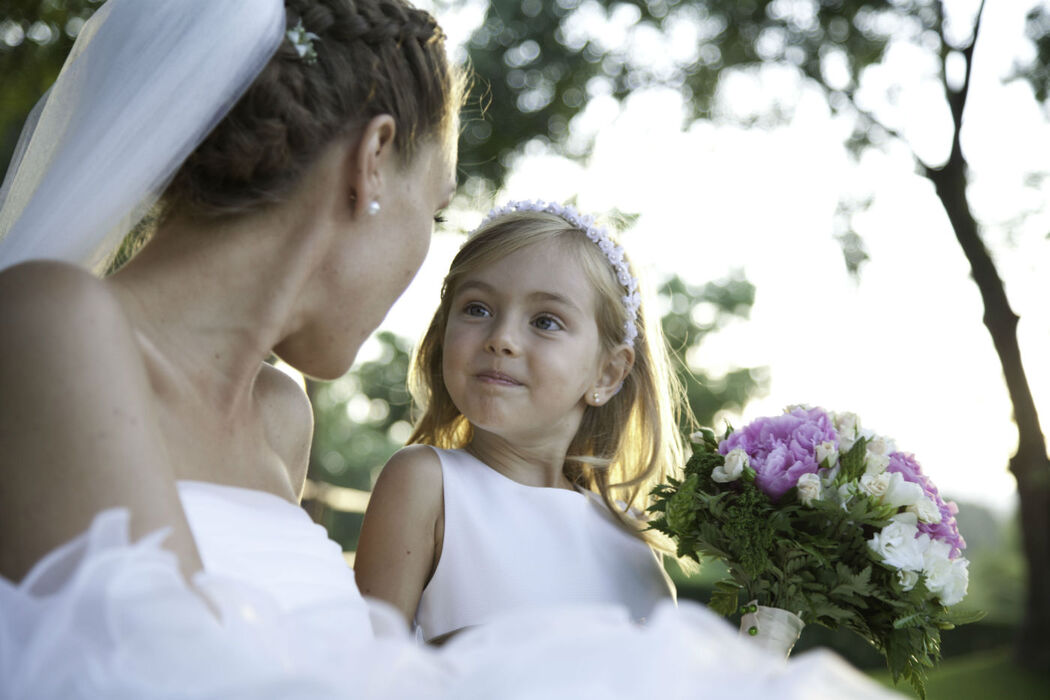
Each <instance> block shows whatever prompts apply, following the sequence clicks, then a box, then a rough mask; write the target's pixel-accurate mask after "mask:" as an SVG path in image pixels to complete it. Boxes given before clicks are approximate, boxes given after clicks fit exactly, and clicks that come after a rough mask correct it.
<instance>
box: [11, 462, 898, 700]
mask: <svg viewBox="0 0 1050 700" xmlns="http://www.w3.org/2000/svg"><path fill="white" fill-rule="evenodd" d="M179 490H180V495H181V498H182V502H183V505H184V507H185V510H186V513H187V516H188V518H189V522H190V526H191V529H192V531H193V534H194V537H195V538H196V540H197V544H198V547H199V549H200V552H201V555H202V559H203V562H204V567H205V570H204V571H203V572H202V573H200V574H198V575H197V576H196V577H195V579H194V582H193V585H192V586H191V585H189V584H187V582H186V581H185V579H184V578H183V577H182V576H181V574H180V572H179V569H178V565H177V562H176V560H175V557H174V556H173V555H172V554H171V553H170V552H168V551H167V550H165V549H163V547H162V541H163V537H164V535H163V533H156V534H154V535H150V536H147V537H144V538H142V539H141V540H139V541H137V542H131V541H130V540H129V537H128V515H127V512H126V511H125V510H123V509H111V510H107V511H103V512H102V513H99V514H98V515H97V516H96V517H95V519H94V521H93V522H92V524H91V526H90V527H89V529H88V530H87V531H86V532H84V533H83V534H81V535H80V536H79V537H77V538H75V539H74V540H73V541H71V542H69V543H68V544H66V545H64V546H62V547H59V548H57V549H56V550H54V551H53V552H52V553H51V554H49V555H48V556H47V557H45V558H44V559H43V560H41V561H40V562H39V563H38V564H37V565H36V566H35V567H34V568H33V570H32V571H31V572H30V573H29V574H28V575H27V576H26V578H25V579H24V580H23V581H22V582H21V583H19V584H13V583H11V582H9V581H7V580H5V579H3V578H0V698H2V699H4V700H8V699H12V700H13V699H16V698H17V699H22V698H26V699H29V698H32V699H33V700H37V699H45V700H50V699H55V700H58V699H62V700H74V699H76V698H99V699H101V698H105V699H106V700H111V699H114V698H117V699H120V698H129V699H130V698H134V699H136V700H151V699H154V698H214V699H216V700H218V699H219V698H221V699H223V700H228V699H231V698H243V699H248V698H251V699H253V700H255V699H277V698H280V699H285V698H304V699H305V698H309V699H311V700H315V699H318V698H466V699H470V698H477V699H479V700H480V699H481V698H486V699H488V698H545V699H546V698H566V699H568V698H590V697H601V698H618V697H623V698H627V697H630V698H636V697H659V698H698V697H703V698H727V699H728V698H732V699H733V700H742V699H743V700H746V699H749V698H756V699H757V698H767V697H777V698H823V697H826V698H841V697H850V698H880V697H885V696H887V695H889V693H888V691H886V690H884V689H882V688H881V687H879V686H877V685H875V684H873V683H872V682H870V681H868V680H867V679H866V678H865V677H864V676H862V675H861V674H859V673H858V672H857V671H855V670H853V669H852V668H851V667H849V666H848V665H847V664H846V663H845V662H843V661H842V660H840V659H839V658H838V657H837V656H835V655H834V654H832V653H830V652H807V653H804V654H800V655H799V656H798V657H796V658H794V659H792V660H791V661H790V662H786V661H784V660H783V659H778V658H775V657H773V656H770V655H768V654H767V653H766V652H764V651H762V650H761V649H759V648H758V647H757V646H756V645H753V644H751V643H750V641H749V640H747V639H741V638H740V637H739V636H738V635H737V633H736V631H735V630H733V629H732V628H730V627H729V625H727V624H726V623H725V622H724V621H723V620H722V619H721V618H718V617H717V616H715V615H714V614H712V613H710V612H708V611H707V610H706V609H704V608H702V607H700V606H697V605H692V604H683V605H682V606H681V607H677V608H676V607H675V606H674V605H673V604H672V603H670V602H669V601H667V602H662V603H658V604H657V605H656V607H655V608H654V609H653V610H652V611H651V613H650V614H649V616H648V619H647V621H646V623H645V624H644V625H639V624H638V623H637V622H636V621H635V620H633V619H632V618H633V617H637V615H635V614H634V613H632V612H630V611H628V609H627V608H626V607H624V606H622V605H615V604H610V603H604V602H589V603H581V604H579V605H575V606H573V607H571V608H570V607H565V606H558V607H550V608H545V607H542V606H536V607H524V608H521V609H518V610H513V611H509V612H507V613H505V614H501V615H494V616H493V617H492V619H490V620H489V621H487V622H486V623H485V624H484V625H481V626H479V627H475V628H473V629H469V630H466V631H464V632H463V633H461V634H458V635H456V636H455V637H453V638H452V640H451V641H450V642H448V643H447V644H446V645H445V646H443V647H441V648H439V649H435V648H431V647H428V646H425V645H422V644H420V643H418V642H417V641H416V640H415V639H414V638H413V637H411V636H410V635H409V633H408V630H407V627H406V626H405V625H404V623H403V622H402V621H400V620H398V618H397V615H396V614H394V613H392V612H391V611H390V610H389V609H388V608H384V607H383V606H380V605H375V604H369V603H368V602H366V601H365V600H364V599H362V597H361V596H360V594H359V593H358V591H357V588H356V586H355V584H354V580H353V574H352V572H351V570H350V569H349V568H348V567H347V566H346V565H345V563H344V560H343V557H342V554H341V552H340V551H339V547H338V545H336V544H335V543H334V542H332V541H331V540H329V539H328V538H327V536H326V534H325V532H324V530H323V529H322V528H320V527H319V526H317V525H316V524H314V523H313V522H312V521H311V520H310V518H309V517H308V516H307V515H306V513H305V512H304V511H303V510H302V509H301V508H299V507H298V506H296V505H294V504H292V503H289V502H287V501H284V500H283V499H281V498H278V497H276V496H273V495H271V494H268V493H262V492H257V491H251V490H248V489H241V488H234V487H227V486H219V485H216V484H209V483H202V482H183V483H180V485H179ZM563 496H564V497H566V498H579V496H577V495H576V494H571V493H566V494H563ZM559 497H561V496H559Z"/></svg>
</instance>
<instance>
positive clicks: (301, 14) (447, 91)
mask: <svg viewBox="0 0 1050 700" xmlns="http://www.w3.org/2000/svg"><path fill="white" fill-rule="evenodd" d="M286 4H287V26H288V27H294V26H296V24H298V23H299V22H302V25H303V27H304V28H305V29H306V30H307V31H309V32H311V33H313V34H315V35H316V36H317V39H315V40H314V46H315V49H316V52H317V61H316V62H315V63H307V62H306V61H303V60H302V59H301V58H300V57H299V55H298V53H297V52H296V50H295V48H294V47H293V46H292V45H291V44H290V43H289V42H288V41H285V42H282V43H281V45H280V47H279V48H278V50H277V52H276V54H275V55H274V57H273V58H272V59H271V61H270V63H269V64H268V65H267V66H266V68H265V69H264V70H263V71H262V72H261V73H260V75H259V76H258V78H257V79H256V80H255V82H254V83H253V84H252V86H251V87H250V88H249V89H248V91H247V92H246V93H245V94H244V96H243V97H242V98H241V99H240V101H239V102H238V103H237V104H236V105H235V106H234V108H233V109H232V110H231V111H230V113H229V114H228V115H227V117H226V118H225V119H224V120H223V121H222V122H221V123H220V124H219V125H218V126H217V127H216V128H215V130H214V131H212V133H211V134H210V135H209V136H208V138H206V139H205V140H204V142H203V143H202V144H201V145H200V146H199V147H198V148H197V150H196V151H195V152H194V153H193V154H191V155H190V157H189V158H188V159H187V160H186V162H185V163H184V164H183V166H182V168H181V169H180V170H179V172H178V173H177V174H176V176H175V178H174V180H173V181H172V184H171V185H170V186H169V188H168V190H167V192H166V194H165V206H166V207H167V208H168V209H169V210H178V211H179V212H180V213H189V214H192V215H205V216H207V215H222V214H230V213H237V212H243V211H246V210H249V209H252V208H255V207H258V206H262V205H265V204H267V203H270V202H275V201H279V200H280V199H282V198H283V196H284V195H285V194H286V193H287V192H288V191H289V190H290V189H291V188H292V186H293V185H294V183H296V182H297V181H298V180H299V178H300V177H301V176H302V174H303V173H304V171H305V170H306V169H307V168H308V167H309V165H310V164H311V163H312V162H313V161H314V159H315V158H316V157H317V156H318V154H319V153H320V152H321V150H323V149H324V148H325V147H326V146H327V145H328V144H329V143H330V142H331V141H332V140H333V139H334V138H337V137H339V136H341V135H342V134H344V133H346V132H347V131H349V130H352V129H354V128H357V127H359V126H361V125H362V124H364V123H366V122H367V121H368V120H370V119H372V118H373V117H375V116H377V115H380V114H390V115H391V116H392V117H393V118H394V120H395V123H396V124H397V132H396V134H395V136H394V145H395V147H396V149H397V153H398V155H399V157H400V158H401V160H402V162H407V161H409V160H410V159H411V157H412V156H413V154H414V152H415V149H416V147H417V146H418V145H419V144H420V143H421V142H423V141H425V140H426V139H427V138H429V137H431V136H433V135H434V134H437V133H440V132H441V131H442V130H443V129H447V128H448V127H449V125H450V124H451V122H452V119H453V117H454V116H455V113H456V112H457V111H458V109H459V105H460V103H461V101H462V93H461V84H462V81H460V80H459V79H458V77H459V76H458V74H457V72H456V71H455V70H454V69H453V68H451V67H450V66H449V65H448V62H447V58H446V56H445V46H444V39H445V36H444V34H443V33H442V31H441V29H440V27H438V25H437V23H436V22H435V21H434V18H433V17H431V16H430V15H429V14H428V13H426V12H423V11H421V10H417V9H415V8H413V7H411V6H410V5H408V4H406V3H405V2H403V1H402V0H287V2H286Z"/></svg>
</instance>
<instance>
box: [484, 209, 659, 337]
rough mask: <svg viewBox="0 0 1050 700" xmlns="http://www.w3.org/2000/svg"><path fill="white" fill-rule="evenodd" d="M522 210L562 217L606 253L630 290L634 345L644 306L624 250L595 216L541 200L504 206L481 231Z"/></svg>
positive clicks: (629, 333) (627, 324)
mask: <svg viewBox="0 0 1050 700" xmlns="http://www.w3.org/2000/svg"><path fill="white" fill-rule="evenodd" d="M523 211H537V212H546V213H547V214H554V215H555V216H560V217H561V218H563V219H565V220H566V221H567V222H569V223H570V224H572V225H573V226H575V227H576V228H578V229H579V230H580V231H581V232H582V233H583V234H584V235H585V236H587V238H589V239H590V240H591V241H593V242H594V244H595V245H597V246H598V248H599V249H600V250H601V251H602V253H604V254H605V257H606V259H608V261H609V264H610V265H612V269H613V271H614V272H615V273H616V279H617V280H618V281H619V282H620V284H621V285H623V288H624V289H625V290H626V291H627V293H626V294H625V295H624V296H623V297H622V301H623V307H624V309H625V310H626V311H627V320H626V321H624V324H623V331H624V334H623V342H624V343H626V344H627V345H634V340H635V338H637V337H638V326H637V325H636V322H637V321H638V307H639V306H641V303H642V297H641V295H640V294H639V293H638V280H637V279H635V277H634V275H632V274H631V270H630V268H628V267H627V259H626V257H625V254H624V250H623V248H622V247H620V246H619V245H617V244H616V243H614V242H613V241H612V239H611V238H609V234H608V232H607V231H606V230H605V228H604V227H598V226H595V225H594V217H593V216H590V215H587V216H584V215H582V214H580V212H579V211H577V210H576V208H575V207H574V206H572V205H571V204H558V203H556V202H545V201H542V200H539V199H535V200H528V201H514V202H507V203H506V204H504V205H503V206H502V207H497V208H495V209H493V210H492V211H490V212H489V213H488V215H487V216H486V217H485V218H484V219H483V220H482V222H481V224H479V225H478V228H479V229H480V228H481V227H482V226H485V225H486V224H488V223H490V222H491V221H493V220H495V219H498V218H500V217H503V216H507V215H508V214H513V213H515V212H523Z"/></svg>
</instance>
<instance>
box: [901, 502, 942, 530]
mask: <svg viewBox="0 0 1050 700" xmlns="http://www.w3.org/2000/svg"><path fill="white" fill-rule="evenodd" d="M908 510H909V511H911V512H912V513H915V515H916V516H917V517H918V518H919V522H923V523H934V524H936V523H939V522H941V509H940V508H938V507H937V504H936V503H934V502H933V500H932V499H930V498H929V497H927V496H923V497H922V498H920V499H919V500H918V501H917V502H915V503H913V504H912V505H910V506H908Z"/></svg>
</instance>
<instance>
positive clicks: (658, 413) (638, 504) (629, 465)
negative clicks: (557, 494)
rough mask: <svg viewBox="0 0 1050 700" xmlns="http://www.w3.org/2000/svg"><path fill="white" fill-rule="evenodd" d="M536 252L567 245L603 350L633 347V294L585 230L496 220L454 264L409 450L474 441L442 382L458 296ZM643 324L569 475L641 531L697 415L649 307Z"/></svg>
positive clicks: (430, 336)
mask: <svg viewBox="0 0 1050 700" xmlns="http://www.w3.org/2000/svg"><path fill="white" fill-rule="evenodd" d="M532 245H560V246H562V247H564V249H565V250H566V252H567V254H569V255H572V256H573V257H574V258H575V259H576V260H577V261H578V262H579V265H580V269H581V270H582V271H583V273H584V274H586V276H587V278H588V280H589V281H590V282H591V284H592V286H593V288H594V290H595V291H596V298H597V302H596V303H597V308H596V309H595V317H596V321H597V323H598V335H599V339H600V342H601V344H602V350H603V351H606V352H609V351H611V350H613V349H614V348H615V347H617V346H618V345H620V344H622V343H623V340H624V325H625V322H626V321H627V318H628V316H627V310H626V308H625V306H624V302H623V296H624V287H623V286H622V285H621V284H620V282H619V281H618V280H617V278H616V275H615V273H614V272H613V268H612V266H611V265H610V263H609V260H608V259H607V258H606V257H605V254H604V253H603V252H602V251H601V250H600V249H599V248H598V246H597V245H595V244H594V243H593V242H592V241H590V240H589V239H588V238H587V237H586V235H585V234H584V232H583V231H582V230H580V229H579V228H578V227H576V226H574V225H573V224H571V223H569V222H568V221H567V220H565V219H564V218H562V217H561V216H558V215H556V214H552V213H548V212H544V211H516V212H512V213H509V214H507V215H504V216H499V217H497V218H495V219H493V220H489V221H487V222H486V223H484V224H483V225H482V227H481V228H479V229H478V230H477V231H475V232H474V234H473V235H472V236H471V237H470V239H469V240H468V241H467V242H466V243H465V244H464V245H463V247H462V248H461V249H460V251H459V253H458V254H457V255H456V257H455V258H454V259H453V261H452V265H451V266H450V268H449V271H448V275H447V276H446V277H445V281H444V284H443V285H442V288H441V303H440V305H439V306H438V309H437V311H436V312H435V313H434V317H433V319H432V320H431V321H430V327H429V328H428V329H427V332H426V334H425V335H424V336H423V340H422V341H421V343H420V345H419V348H418V349H417V350H416V354H415V357H414V359H413V363H412V367H411V370H410V373H409V387H410V389H411V391H412V397H413V399H414V401H415V403H416V405H417V406H418V407H420V408H421V409H422V415H421V416H420V417H419V419H418V420H417V421H416V426H415V430H414V431H413V432H412V435H411V437H409V439H408V442H409V443H422V444H426V445H433V446H434V447H440V448H446V449H456V448H461V447H464V446H466V445H467V444H469V443H470V441H471V439H472V436H473V432H472V427H471V425H470V423H469V422H468V421H467V419H466V418H465V417H464V416H463V414H461V413H460V412H459V409H457V408H456V406H455V404H454V403H453V402H452V399H451V397H450V396H449V394H448V390H447V389H446V388H445V382H444V378H443V375H442V360H443V357H442V349H443V341H444V336H445V326H446V324H447V322H448V317H449V312H450V307H451V303H452V299H453V297H454V296H455V294H456V290H457V289H458V287H459V284H460V282H461V281H462V280H463V278H464V277H465V276H467V275H469V274H471V273H472V272H473V271H475V270H478V269H481V268H484V267H486V266H488V265H491V264H493V263H494V262H496V261H498V260H501V259H503V258H505V257H506V256H508V255H510V254H511V253H514V252H515V251H518V250H521V249H522V248H525V247H528V246H532ZM635 325H636V326H637V329H638V336H637V338H635V340H634V344H633V345H634V366H633V367H632V368H631V370H630V373H629V374H628V375H627V378H626V379H625V380H624V382H623V387H622V389H621V390H620V391H619V392H618V393H617V394H616V395H615V396H613V397H612V398H611V399H609V401H608V402H607V403H606V404H604V405H602V406H588V407H587V409H586V410H585V411H584V414H583V419H582V421H581V422H580V427H579V429H578V430H577V432H576V436H575V437H574V438H573V441H572V443H571V444H570V445H569V451H568V454H567V456H566V460H565V464H564V466H563V473H564V474H565V476H566V478H567V479H568V480H569V481H570V482H571V483H573V484H576V485H578V486H580V487H582V488H585V489H589V490H592V491H595V492H597V493H598V494H600V495H601V497H602V500H604V501H605V503H606V505H607V506H608V507H609V509H610V511H612V512H613V513H615V514H616V515H617V516H618V517H619V519H620V520H621V522H622V523H623V524H624V525H625V526H627V527H628V528H629V529H630V530H631V531H632V532H636V533H637V532H639V522H638V520H637V519H636V518H635V517H633V516H632V515H631V513H630V512H629V509H635V510H638V511H644V509H645V507H646V506H647V505H648V499H649V492H650V490H651V489H652V487H653V486H655V485H656V484H657V483H659V482H661V481H663V479H664V478H665V476H666V475H667V474H669V473H674V472H677V471H678V470H679V469H680V468H681V465H682V464H683V447H682V441H681V435H680V433H679V429H678V425H679V422H678V421H679V418H680V417H681V415H682V414H683V412H687V411H688V408H687V404H686V402H685V398H684V396H685V393H684V391H683V389H682V387H681V384H680V383H679V381H678V378H677V375H676V374H675V373H674V372H673V371H672V370H671V363H670V359H669V356H668V351H667V345H666V343H665V341H664V337H663V333H662V331H661V330H660V325H659V322H658V321H655V320H650V319H648V318H647V314H646V313H645V309H644V307H639V309H638V317H637V319H636V321H635ZM617 501H621V503H620V504H619V505H617V503H616V502H617ZM625 504H626V508H625V507H624V506H625Z"/></svg>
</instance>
